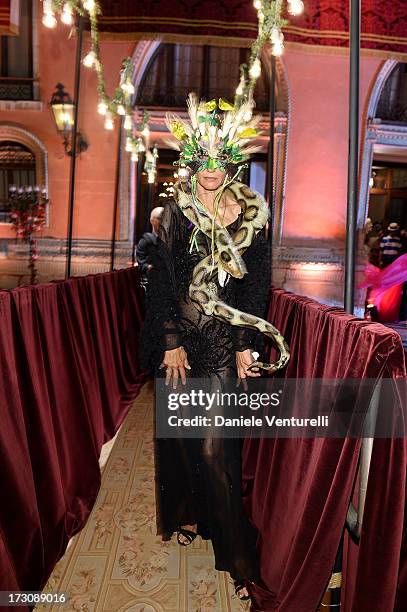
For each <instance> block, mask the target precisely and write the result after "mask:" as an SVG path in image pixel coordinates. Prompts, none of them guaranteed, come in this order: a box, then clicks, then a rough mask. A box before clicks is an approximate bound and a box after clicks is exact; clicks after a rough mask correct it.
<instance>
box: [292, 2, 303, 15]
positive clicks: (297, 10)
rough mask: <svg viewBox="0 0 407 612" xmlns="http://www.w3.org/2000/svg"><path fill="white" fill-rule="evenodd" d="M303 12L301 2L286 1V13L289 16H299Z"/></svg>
mask: <svg viewBox="0 0 407 612" xmlns="http://www.w3.org/2000/svg"><path fill="white" fill-rule="evenodd" d="M303 11H304V3H303V1H302V0H288V12H289V13H290V15H293V16H296V15H301V13H302V12H303Z"/></svg>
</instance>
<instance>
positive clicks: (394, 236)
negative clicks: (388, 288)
mask: <svg viewBox="0 0 407 612" xmlns="http://www.w3.org/2000/svg"><path fill="white" fill-rule="evenodd" d="M387 231H388V233H387V235H386V236H383V238H382V239H381V241H380V267H381V268H385V267H386V266H388V265H389V264H391V263H393V261H395V260H396V259H397V257H399V255H401V246H402V245H401V239H400V235H399V232H400V226H399V224H398V223H390V225H389V226H388V228H387Z"/></svg>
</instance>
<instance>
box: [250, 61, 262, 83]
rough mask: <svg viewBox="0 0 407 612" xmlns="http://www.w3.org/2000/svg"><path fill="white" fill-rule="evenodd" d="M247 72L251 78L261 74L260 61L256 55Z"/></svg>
mask: <svg viewBox="0 0 407 612" xmlns="http://www.w3.org/2000/svg"><path fill="white" fill-rule="evenodd" d="M249 74H250V76H251V77H252V79H257V78H259V76H260V75H261V63H260V60H259V58H258V57H256V59H255V60H254V62H253V64H252V65H251V68H250V70H249Z"/></svg>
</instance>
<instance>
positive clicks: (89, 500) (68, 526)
mask: <svg viewBox="0 0 407 612" xmlns="http://www.w3.org/2000/svg"><path fill="white" fill-rule="evenodd" d="M142 300H143V296H142V290H141V289H140V288H139V285H138V275H137V272H136V270H135V269H134V268H129V269H126V270H120V271H115V272H110V273H105V274H96V275H88V276H83V277H73V278H70V279H68V280H65V281H59V282H51V283H48V284H43V285H37V286H30V287H23V288H18V289H14V290H11V291H0V321H1V325H0V367H1V373H2V376H1V377H0V411H1V421H0V422H1V427H0V464H1V470H0V490H1V494H2V499H1V504H0V590H12V589H18V590H20V589H22V590H29V589H32V590H37V589H41V587H42V586H43V585H44V584H45V582H46V580H47V579H48V577H49V575H50V573H51V571H52V569H53V567H54V565H55V563H56V562H57V561H58V559H59V557H60V556H61V555H62V554H63V553H64V550H65V547H66V545H67V542H68V540H69V538H70V537H71V536H72V535H74V534H75V533H76V532H77V531H79V530H80V529H81V528H82V527H83V525H84V523H85V522H86V519H87V517H88V515H89V513H90V511H91V509H92V506H93V504H94V501H95V499H96V496H97V493H98V489H99V486H100V471H99V465H98V458H99V454H100V450H101V446H102V444H103V443H104V442H106V441H107V440H109V439H110V438H111V437H112V436H113V435H114V434H115V432H116V430H117V429H118V427H119V425H120V424H121V422H122V421H123V419H124V417H125V416H126V414H127V412H128V409H129V407H130V404H131V402H132V400H133V399H134V397H135V396H136V395H137V393H138V390H139V388H140V385H141V383H142V381H143V378H142V376H140V373H139V370H138V357H137V346H138V332H139V329H140V324H141V321H142V318H143V312H142V303H143V301H142Z"/></svg>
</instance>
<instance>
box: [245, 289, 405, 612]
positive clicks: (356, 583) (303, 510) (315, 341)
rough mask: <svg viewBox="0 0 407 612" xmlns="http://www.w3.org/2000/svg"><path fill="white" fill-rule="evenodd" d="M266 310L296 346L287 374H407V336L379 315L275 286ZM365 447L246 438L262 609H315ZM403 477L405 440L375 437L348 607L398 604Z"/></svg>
mask: <svg viewBox="0 0 407 612" xmlns="http://www.w3.org/2000/svg"><path fill="white" fill-rule="evenodd" d="M269 318H270V320H271V321H272V322H273V324H275V325H276V327H277V328H278V329H280V330H281V331H282V333H283V334H284V336H285V337H286V338H287V340H288V342H289V344H290V347H291V352H292V357H291V361H290V363H289V365H288V368H287V370H286V373H285V375H286V377H289V378H295V377H298V378H307V377H311V378H345V377H350V378H373V379H376V378H379V377H381V376H384V377H393V378H398V377H405V376H406V370H405V363H404V352H403V348H402V344H401V340H400V338H399V336H398V334H396V333H394V332H393V331H392V330H389V329H386V328H385V327H383V326H382V325H379V324H372V323H367V322H365V321H363V320H360V319H356V318H355V317H352V316H350V315H348V314H346V313H345V312H344V311H341V310H339V309H335V308H329V307H326V306H322V305H321V304H318V303H317V302H314V301H313V300H310V299H309V298H305V297H299V296H296V295H293V294H290V293H286V292H284V291H282V290H278V289H275V290H273V292H272V297H271V304H270V313H269ZM359 447H360V442H359V441H358V440H356V439H352V438H344V439H322V438H318V439H264V440H254V439H252V440H249V439H248V440H245V442H244V449H243V470H244V488H245V491H246V495H247V499H246V501H247V507H248V510H249V512H250V514H251V517H252V520H253V521H254V523H255V525H256V526H257V527H258V528H259V530H260V534H261V535H260V538H259V543H258V544H259V553H260V557H261V567H262V578H263V582H264V584H263V585H261V586H259V587H256V588H254V590H253V598H254V602H255V603H254V609H255V610H277V609H278V610H280V612H300V611H301V612H315V610H316V609H317V606H318V603H319V601H320V600H321V597H322V595H323V593H324V591H325V589H326V586H327V582H328V580H329V577H330V574H331V570H332V566H333V563H334V559H335V556H336V552H337V549H338V544H339V541H340V537H341V533H342V529H343V526H344V523H345V517H346V512H347V509H348V505H349V501H350V498H351V495H352V489H353V483H354V479H355V474H356V470H357V461H358V452H359ZM405 479H406V446H405V440H404V439H394V440H387V439H380V440H379V439H377V440H375V444H374V451H373V458H372V464H371V472H370V477H369V484H368V492H367V500H366V508H365V515H364V523H363V533H362V537H361V541H360V545H359V547H356V546H355V545H353V544H352V545H351V546H350V548H349V550H348V556H347V557H346V559H345V579H347V580H346V583H345V586H344V588H343V607H342V609H343V610H344V612H356V611H360V610H369V612H376V611H377V612H392V611H393V608H394V605H395V604H394V602H395V597H396V591H397V582H398V573H399V561H400V559H399V557H400V547H401V540H402V532H403V515H404V505H405V483H406V480H405ZM346 568H348V569H349V576H346ZM402 572H403V566H402ZM404 572H405V570H404ZM351 574H352V575H351ZM404 587H405V585H404V583H403V581H402V580H401V582H400V589H402V588H404ZM400 592H401V591H400ZM404 603H405V602H404ZM400 609H401V608H400Z"/></svg>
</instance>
